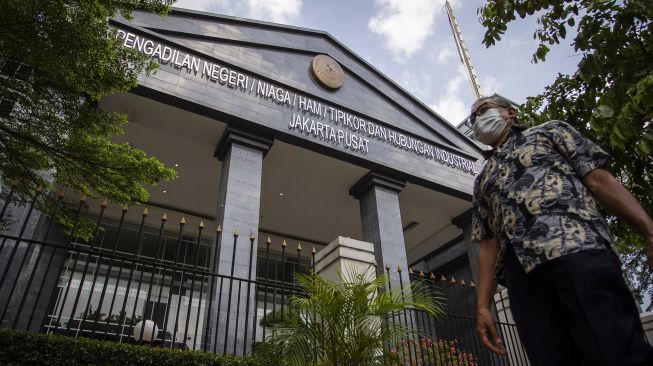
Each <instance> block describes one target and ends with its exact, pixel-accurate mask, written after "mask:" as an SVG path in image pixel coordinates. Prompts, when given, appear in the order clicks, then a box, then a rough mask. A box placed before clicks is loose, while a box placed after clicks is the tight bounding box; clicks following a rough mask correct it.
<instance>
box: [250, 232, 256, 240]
mask: <svg viewBox="0 0 653 366" xmlns="http://www.w3.org/2000/svg"><path fill="white" fill-rule="evenodd" d="M255 239H256V236H254V232H253V231H252V232H250V233H249V240H255Z"/></svg>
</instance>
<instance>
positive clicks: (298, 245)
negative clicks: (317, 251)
mask: <svg viewBox="0 0 653 366" xmlns="http://www.w3.org/2000/svg"><path fill="white" fill-rule="evenodd" d="M297 251H298V252H301V251H302V243H297Z"/></svg>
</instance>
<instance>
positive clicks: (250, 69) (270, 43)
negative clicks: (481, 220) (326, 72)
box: [115, 9, 480, 160]
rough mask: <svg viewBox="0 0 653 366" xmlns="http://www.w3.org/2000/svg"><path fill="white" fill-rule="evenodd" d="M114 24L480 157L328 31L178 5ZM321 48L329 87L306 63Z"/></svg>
mask: <svg viewBox="0 0 653 366" xmlns="http://www.w3.org/2000/svg"><path fill="white" fill-rule="evenodd" d="M115 23H116V24H117V25H118V26H120V25H121V24H124V25H128V26H129V27H132V29H134V31H138V30H141V31H143V32H147V35H149V36H152V37H157V38H160V39H161V40H165V42H166V43H169V44H170V45H171V46H174V47H180V48H185V49H188V50H189V51H192V52H193V53H194V54H197V56H198V57H201V58H203V59H207V60H212V61H215V62H216V63H220V64H221V65H225V67H230V68H233V69H236V70H243V71H245V72H246V73H249V74H251V75H252V77H258V78H259V79H260V80H264V81H265V82H269V84H270V85H272V86H277V87H280V88H283V89H284V90H291V91H296V92H299V95H303V96H305V97H307V98H309V99H310V100H312V101H315V102H319V103H320V104H322V105H324V108H325V109H326V108H329V107H330V108H333V109H336V110H338V111H342V112H344V113H343V116H345V117H344V118H346V117H350V118H352V117H351V116H355V117H358V118H360V119H361V120H365V121H371V122H373V123H374V124H375V126H377V125H378V126H381V127H383V126H387V127H389V128H391V129H396V130H398V131H401V132H403V133H406V134H407V135H408V136H411V135H412V136H414V137H416V138H419V139H422V140H424V141H425V142H428V143H433V145H434V146H437V147H440V148H443V149H446V150H448V151H450V152H452V153H455V154H459V155H462V156H465V157H467V158H470V159H472V160H476V159H478V157H479V156H480V154H479V153H480V149H479V148H478V146H476V145H475V144H473V142H471V141H470V140H469V139H468V138H467V137H466V136H464V135H463V134H462V133H460V132H459V131H458V130H456V128H455V127H454V126H452V125H450V124H449V123H448V122H447V121H445V120H444V119H443V118H442V117H441V116H439V115H437V114H436V113H434V112H433V111H432V110H431V109H430V108H428V107H427V106H426V105H424V103H422V102H421V101H419V100H418V99H417V98H415V97H414V96H412V95H411V94H410V93H408V92H406V91H405V90H404V89H402V88H401V87H399V86H398V85H397V84H396V83H394V82H393V81H392V80H390V79H389V78H387V77H386V76H385V75H384V74H383V73H381V72H380V71H378V70H377V69H375V68H374V67H373V66H371V65H370V64H368V63H367V62H365V61H364V60H363V59H361V58H360V57H359V56H357V55H356V54H355V53H353V52H352V51H351V50H349V49H348V48H347V47H346V46H344V45H343V44H341V43H340V42H338V41H337V40H336V39H334V38H333V37H332V36H330V35H329V34H328V33H325V32H321V31H315V30H308V29H303V28H297V27H291V26H283V25H278V24H272V23H267V22H259V21H253V20H246V19H241V18H234V17H227V16H221V15H214V14H209V13H204V12H196V11H190V10H183V9H174V10H173V11H172V13H171V14H170V15H168V16H167V17H164V18H161V17H159V16H158V15H154V14H149V13H145V12H137V13H136V14H135V16H134V18H133V19H131V20H130V21H126V20H124V19H118V20H116V21H115ZM139 28H140V29H139ZM319 54H325V55H328V56H330V57H331V58H333V59H334V60H336V61H337V62H338V64H339V65H340V66H341V68H342V69H343V72H344V82H343V85H342V87H341V88H339V89H338V90H335V91H330V90H327V89H326V88H324V87H323V86H321V85H320V84H319V83H318V82H317V81H316V80H315V78H314V77H313V75H312V74H311V70H310V65H311V62H312V60H313V58H314V57H315V56H316V55H319ZM332 112H333V111H332ZM327 113H329V112H327Z"/></svg>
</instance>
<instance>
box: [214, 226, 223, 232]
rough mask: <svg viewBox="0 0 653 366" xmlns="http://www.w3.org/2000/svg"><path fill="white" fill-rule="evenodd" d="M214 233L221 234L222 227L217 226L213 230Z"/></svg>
mask: <svg viewBox="0 0 653 366" xmlns="http://www.w3.org/2000/svg"><path fill="white" fill-rule="evenodd" d="M215 232H216V233H221V232H222V225H218V227H216V228H215Z"/></svg>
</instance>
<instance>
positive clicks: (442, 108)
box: [431, 66, 472, 126]
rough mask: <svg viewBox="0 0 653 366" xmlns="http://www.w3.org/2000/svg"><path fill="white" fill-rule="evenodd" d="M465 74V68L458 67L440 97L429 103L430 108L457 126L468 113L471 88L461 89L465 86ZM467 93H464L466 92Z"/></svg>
mask: <svg viewBox="0 0 653 366" xmlns="http://www.w3.org/2000/svg"><path fill="white" fill-rule="evenodd" d="M466 83H468V81H467V74H466V73H465V68H464V67H462V66H459V67H458V72H457V74H456V76H454V77H453V78H452V79H450V80H449V81H448V82H447V86H446V88H445V90H444V92H443V93H442V94H440V97H439V98H438V99H437V100H436V101H435V103H433V104H432V105H431V108H432V109H433V110H434V111H436V112H437V113H438V114H439V115H441V116H442V117H444V118H445V119H446V120H447V121H449V123H451V124H452V125H454V126H457V125H458V124H459V123H460V122H461V121H462V120H463V118H465V117H467V115H468V114H469V104H470V103H471V99H472V98H471V90H470V91H469V92H467V91H466V90H464V89H463V90H461V88H464V87H466V86H467V85H466ZM465 93H466V94H469V96H468V95H466V94H465Z"/></svg>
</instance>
